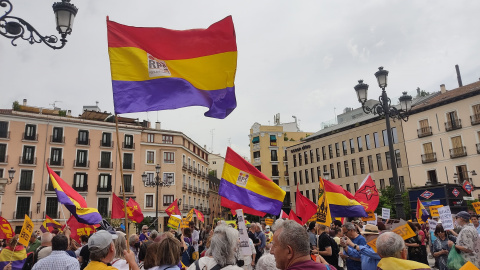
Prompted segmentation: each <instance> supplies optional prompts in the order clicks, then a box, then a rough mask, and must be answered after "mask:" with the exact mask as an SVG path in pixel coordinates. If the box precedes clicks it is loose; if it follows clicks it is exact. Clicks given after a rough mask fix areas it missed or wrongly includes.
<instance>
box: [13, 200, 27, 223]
mask: <svg viewBox="0 0 480 270" xmlns="http://www.w3.org/2000/svg"><path fill="white" fill-rule="evenodd" d="M25 215H29V216H31V214H30V197H18V198H17V211H16V212H15V218H16V219H24V218H25Z"/></svg>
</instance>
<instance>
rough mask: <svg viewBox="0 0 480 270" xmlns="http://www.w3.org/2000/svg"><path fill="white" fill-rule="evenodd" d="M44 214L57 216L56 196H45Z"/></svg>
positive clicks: (52, 216)
mask: <svg viewBox="0 0 480 270" xmlns="http://www.w3.org/2000/svg"><path fill="white" fill-rule="evenodd" d="M45 214H46V215H47V216H49V217H51V218H59V216H58V199H57V197H47V203H46V207H45Z"/></svg>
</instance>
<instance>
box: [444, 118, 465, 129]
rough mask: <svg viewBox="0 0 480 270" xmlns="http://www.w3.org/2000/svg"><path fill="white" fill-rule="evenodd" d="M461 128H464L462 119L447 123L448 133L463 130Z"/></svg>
mask: <svg viewBox="0 0 480 270" xmlns="http://www.w3.org/2000/svg"><path fill="white" fill-rule="evenodd" d="M461 128H462V120H461V119H455V120H454V121H447V122H445V130H446V131H452V130H456V129H461Z"/></svg>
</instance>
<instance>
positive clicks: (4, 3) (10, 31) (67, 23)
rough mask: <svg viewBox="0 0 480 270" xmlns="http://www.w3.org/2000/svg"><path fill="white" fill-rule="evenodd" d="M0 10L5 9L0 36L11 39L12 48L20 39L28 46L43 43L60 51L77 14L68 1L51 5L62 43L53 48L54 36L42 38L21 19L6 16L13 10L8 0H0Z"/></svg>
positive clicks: (70, 31) (0, 18) (0, 17)
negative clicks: (28, 44) (27, 43)
mask: <svg viewBox="0 0 480 270" xmlns="http://www.w3.org/2000/svg"><path fill="white" fill-rule="evenodd" d="M0 8H4V9H7V11H5V14H4V15H3V16H0V35H2V36H4V37H6V38H9V39H11V40H12V45H13V46H17V44H15V40H17V39H19V38H22V39H23V40H27V41H28V42H29V43H30V44H34V43H41V42H42V41H43V43H44V44H45V45H47V46H48V47H50V48H52V49H61V48H63V47H64V46H65V44H66V43H67V39H66V37H67V35H69V34H71V33H72V26H73V20H74V19H75V15H77V12H78V8H77V7H75V6H74V5H73V4H70V0H62V2H56V3H53V12H54V13H55V21H56V24H57V31H58V33H59V34H60V35H61V39H60V42H61V43H62V44H61V45H60V46H55V45H52V44H53V43H57V41H58V38H57V37H56V36H54V35H51V36H43V35H41V34H40V33H39V32H38V31H37V30H36V29H35V28H34V27H33V26H32V25H30V24H29V23H28V22H26V21H25V20H23V19H22V18H18V17H14V16H8V14H10V12H12V9H13V5H12V3H10V0H0Z"/></svg>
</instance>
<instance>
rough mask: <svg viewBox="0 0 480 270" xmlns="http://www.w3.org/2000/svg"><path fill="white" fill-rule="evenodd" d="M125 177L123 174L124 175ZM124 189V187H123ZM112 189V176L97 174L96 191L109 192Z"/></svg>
mask: <svg viewBox="0 0 480 270" xmlns="http://www.w3.org/2000/svg"><path fill="white" fill-rule="evenodd" d="M124 178H125V175H124ZM125 190H126V189H125ZM110 191H112V176H111V175H110V174H103V173H102V174H100V175H99V176H98V187H97V192H110Z"/></svg>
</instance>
